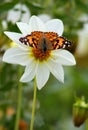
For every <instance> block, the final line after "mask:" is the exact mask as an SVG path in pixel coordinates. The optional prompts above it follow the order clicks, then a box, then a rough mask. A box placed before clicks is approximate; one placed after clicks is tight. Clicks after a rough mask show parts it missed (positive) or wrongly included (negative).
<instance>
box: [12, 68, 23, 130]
mask: <svg viewBox="0 0 88 130" xmlns="http://www.w3.org/2000/svg"><path fill="white" fill-rule="evenodd" d="M18 70H19V72H18V77H20V76H21V68H20V67H19V68H18ZM17 100H18V104H17V113H16V122H15V129H14V130H19V120H20V112H21V100H22V83H21V82H19V83H18V99H17Z"/></svg>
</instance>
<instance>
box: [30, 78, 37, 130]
mask: <svg viewBox="0 0 88 130" xmlns="http://www.w3.org/2000/svg"><path fill="white" fill-rule="evenodd" d="M36 92H37V85H36V78H35V80H34V96H33V106H32V117H31V122H30V130H33V126H34V116H35V107H36Z"/></svg>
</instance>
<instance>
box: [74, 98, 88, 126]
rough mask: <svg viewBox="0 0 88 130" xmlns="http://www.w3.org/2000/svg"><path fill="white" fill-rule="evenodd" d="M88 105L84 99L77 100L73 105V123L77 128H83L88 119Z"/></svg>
mask: <svg viewBox="0 0 88 130" xmlns="http://www.w3.org/2000/svg"><path fill="white" fill-rule="evenodd" d="M87 113H88V111H87V104H86V103H85V101H84V99H83V98H82V99H77V101H76V103H75V104H74V105H73V122H74V125H75V126H76V127H79V126H81V125H82V124H83V123H84V122H85V120H86V118H87Z"/></svg>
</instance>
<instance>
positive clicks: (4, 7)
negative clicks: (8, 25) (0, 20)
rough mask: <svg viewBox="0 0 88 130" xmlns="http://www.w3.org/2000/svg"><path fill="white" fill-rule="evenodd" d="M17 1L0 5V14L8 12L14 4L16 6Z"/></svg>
mask: <svg viewBox="0 0 88 130" xmlns="http://www.w3.org/2000/svg"><path fill="white" fill-rule="evenodd" d="M17 2H18V0H14V1H12V2H6V3H3V4H1V5H0V13H2V12H5V11H9V10H10V9H12V8H13V7H14V6H15V5H16V4H17Z"/></svg>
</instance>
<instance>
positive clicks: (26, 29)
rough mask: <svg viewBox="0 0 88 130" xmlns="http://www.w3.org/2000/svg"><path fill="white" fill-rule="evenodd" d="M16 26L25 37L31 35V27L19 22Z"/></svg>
mask: <svg viewBox="0 0 88 130" xmlns="http://www.w3.org/2000/svg"><path fill="white" fill-rule="evenodd" d="M16 24H17V26H18V28H19V29H20V31H21V32H22V33H23V34H24V35H25V36H26V35H28V34H30V33H31V26H29V24H27V23H23V22H17V23H16Z"/></svg>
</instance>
